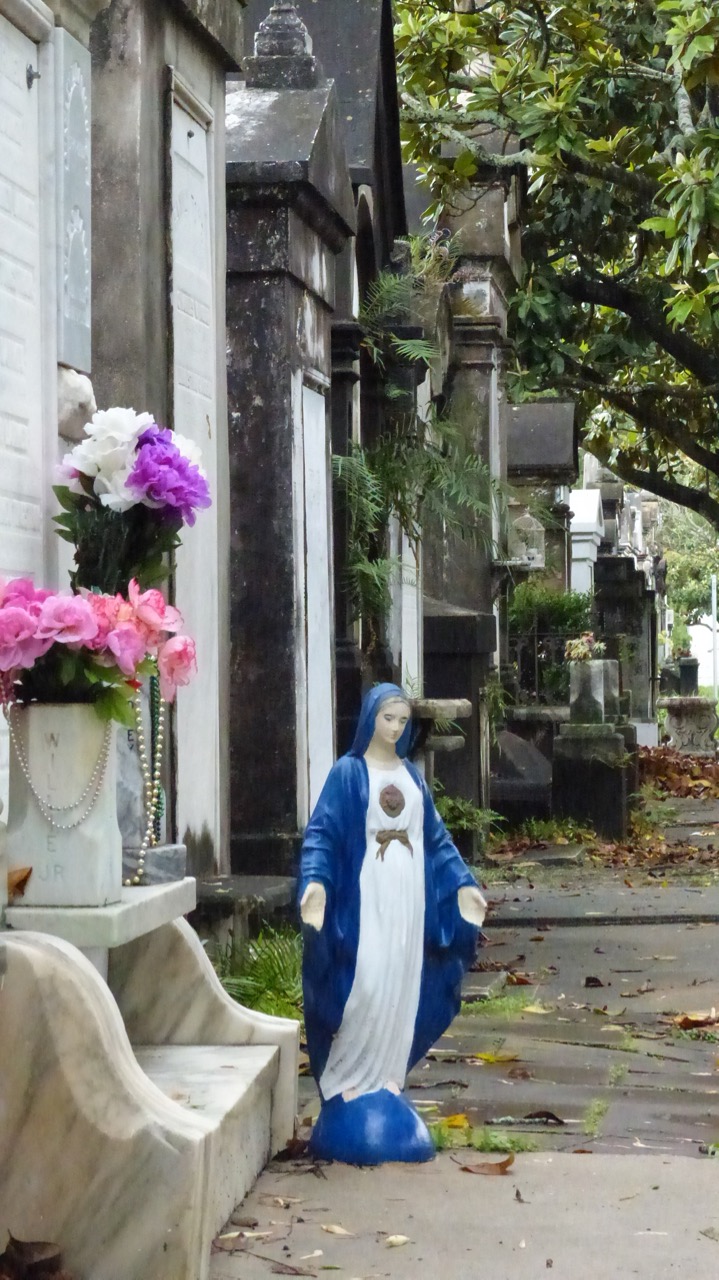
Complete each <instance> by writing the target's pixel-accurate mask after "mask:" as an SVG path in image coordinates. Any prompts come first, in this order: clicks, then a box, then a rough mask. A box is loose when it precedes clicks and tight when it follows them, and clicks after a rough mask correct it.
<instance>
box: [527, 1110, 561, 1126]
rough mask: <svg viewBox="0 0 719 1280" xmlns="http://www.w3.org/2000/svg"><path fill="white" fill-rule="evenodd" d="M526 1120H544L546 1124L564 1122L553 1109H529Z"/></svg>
mask: <svg viewBox="0 0 719 1280" xmlns="http://www.w3.org/2000/svg"><path fill="white" fill-rule="evenodd" d="M524 1118H525V1120H543V1121H544V1123H545V1124H564V1121H563V1120H560V1118H559V1116H555V1114H554V1112H553V1111H528V1112H527V1114H526V1116H525V1117H524Z"/></svg>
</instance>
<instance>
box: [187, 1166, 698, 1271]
mask: <svg viewBox="0 0 719 1280" xmlns="http://www.w3.org/2000/svg"><path fill="white" fill-rule="evenodd" d="M498 1158H499V1157H497V1156H477V1155H472V1157H471V1158H470V1159H468V1163H470V1162H471V1163H475V1162H479V1161H480V1160H496V1159H498ZM323 1172H324V1176H323V1177H322V1178H320V1179H317V1178H316V1177H314V1176H313V1175H312V1174H311V1173H307V1172H305V1173H301V1172H297V1173H292V1172H288V1171H287V1169H281V1168H278V1167H277V1166H275V1167H273V1168H270V1169H269V1170H268V1172H267V1173H265V1174H264V1175H263V1176H262V1178H261V1179H260V1182H259V1184H258V1186H257V1188H256V1189H255V1191H254V1192H253V1194H252V1195H251V1196H250V1197H249V1199H248V1200H247V1201H246V1202H245V1204H244V1205H243V1207H242V1217H243V1218H244V1219H246V1220H248V1221H255V1220H256V1221H257V1224H258V1225H257V1228H256V1230H266V1231H269V1232H270V1235H269V1236H268V1237H264V1238H262V1239H260V1240H258V1239H250V1240H248V1241H247V1246H248V1248H247V1250H246V1251H244V1250H243V1251H242V1252H239V1253H236V1254H234V1255H230V1254H227V1253H224V1252H220V1253H217V1254H216V1255H215V1256H214V1257H213V1259H212V1269H211V1276H212V1280H255V1278H257V1280H259V1278H260V1277H269V1276H271V1275H273V1274H281V1275H303V1276H317V1277H322V1276H325V1275H330V1274H331V1273H332V1272H335V1273H336V1274H337V1275H338V1276H340V1277H347V1280H380V1277H382V1278H383V1277H386V1276H389V1277H392V1280H405V1278H406V1280H416V1278H417V1277H422V1278H425V1277H426V1280H481V1278H482V1277H486V1278H487V1280H490V1278H491V1280H539V1277H540V1276H546V1275H550V1274H551V1276H552V1277H556V1278H557V1280H627V1277H630V1276H632V1277H633V1276H640V1277H642V1278H643V1280H669V1277H677V1278H678V1277H679V1276H690V1277H691V1280H716V1276H717V1275H718V1274H719V1195H718V1194H717V1183H718V1180H719V1169H718V1168H717V1167H715V1165H714V1163H713V1162H711V1161H707V1162H706V1163H701V1162H700V1161H698V1160H688V1159H682V1158H676V1157H675V1158H667V1157H664V1158H662V1157H660V1156H650V1157H648V1158H647V1159H645V1160H627V1159H626V1158H624V1157H622V1156H582V1155H557V1154H536V1155H521V1156H517V1157H516V1160H515V1163H514V1165H513V1166H512V1168H511V1169H510V1170H509V1172H508V1173H507V1175H506V1176H504V1177H477V1176H474V1175H471V1174H468V1173H463V1172H462V1170H461V1168H460V1167H459V1165H457V1164H456V1163H455V1162H454V1161H453V1160H452V1159H451V1157H450V1156H449V1155H447V1154H446V1153H444V1154H443V1155H441V1156H439V1157H438V1158H437V1159H436V1160H435V1161H434V1162H433V1163H432V1164H430V1165H422V1166H419V1167H415V1168H411V1167H408V1166H401V1165H386V1166H384V1167H383V1168H380V1169H375V1170H359V1169H351V1168H347V1167H343V1166H340V1165H333V1166H331V1167H328V1168H327V1169H326V1170H325V1171H323ZM283 1206H287V1207H283ZM324 1227H341V1228H342V1229H343V1231H347V1232H351V1233H352V1234H351V1235H342V1236H338V1235H335V1234H332V1233H330V1232H328V1231H326V1230H324V1229H323V1228H324ZM229 1229H230V1230H238V1228H237V1227H230V1228H229ZM394 1235H400V1236H406V1237H408V1241H407V1243H406V1244H402V1245H399V1246H397V1247H393V1246H390V1245H388V1243H387V1240H388V1237H389V1238H391V1237H392V1236H394ZM224 1243H225V1244H227V1245H232V1243H233V1241H232V1240H230V1241H225V1242H224ZM258 1255H262V1256H261V1257H260V1256H258ZM273 1263H274V1264H275V1265H276V1264H279V1266H277V1270H275V1266H274V1265H273ZM290 1268H293V1269H292V1270H290Z"/></svg>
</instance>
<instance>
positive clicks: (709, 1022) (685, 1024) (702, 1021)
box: [672, 1009, 719, 1031]
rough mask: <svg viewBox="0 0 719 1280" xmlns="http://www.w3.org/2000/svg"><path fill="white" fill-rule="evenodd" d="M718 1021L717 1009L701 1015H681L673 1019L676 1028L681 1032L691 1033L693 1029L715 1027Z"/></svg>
mask: <svg viewBox="0 0 719 1280" xmlns="http://www.w3.org/2000/svg"><path fill="white" fill-rule="evenodd" d="M717 1021H719V1019H717V1012H716V1009H711V1010H709V1011H707V1012H701V1013H680V1014H678V1015H677V1017H676V1018H672V1022H673V1023H674V1026H675V1027H679V1029H680V1030H681V1031H690V1030H691V1029H692V1027H713V1026H714V1025H715V1024H716V1023H717Z"/></svg>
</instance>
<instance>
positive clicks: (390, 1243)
mask: <svg viewBox="0 0 719 1280" xmlns="http://www.w3.org/2000/svg"><path fill="white" fill-rule="evenodd" d="M385 1244H386V1245H387V1248H388V1249H399V1248H401V1246H402V1245H403V1244H409V1236H387V1239H386V1240H385Z"/></svg>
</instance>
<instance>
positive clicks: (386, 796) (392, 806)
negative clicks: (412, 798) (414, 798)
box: [379, 784, 405, 818]
mask: <svg viewBox="0 0 719 1280" xmlns="http://www.w3.org/2000/svg"><path fill="white" fill-rule="evenodd" d="M404 805H405V799H404V796H403V795H402V792H401V791H400V789H399V787H395V786H394V784H391V785H390V786H389V787H383V788H382V790H381V791H380V794H379V806H380V809H381V810H382V812H383V813H386V814H387V816H388V817H389V818H397V817H399V815H400V813H401V812H402V810H403V809H404Z"/></svg>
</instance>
